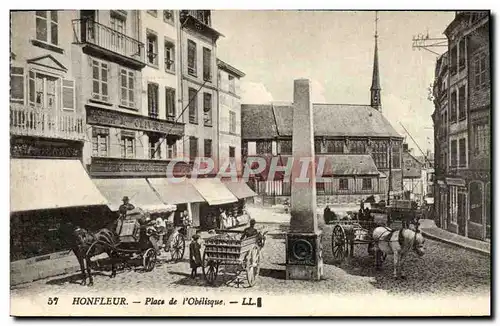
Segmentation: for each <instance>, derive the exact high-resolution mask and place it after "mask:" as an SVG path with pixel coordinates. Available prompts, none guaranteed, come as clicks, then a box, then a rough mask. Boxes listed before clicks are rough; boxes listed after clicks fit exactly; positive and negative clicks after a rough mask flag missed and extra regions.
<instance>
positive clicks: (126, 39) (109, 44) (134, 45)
mask: <svg viewBox="0 0 500 326" xmlns="http://www.w3.org/2000/svg"><path fill="white" fill-rule="evenodd" d="M73 35H74V38H75V42H76V43H78V44H84V47H83V50H84V52H86V53H89V54H98V55H101V56H104V57H106V58H107V59H108V60H112V61H113V60H118V62H119V63H121V64H123V65H128V66H130V67H131V68H134V69H141V68H143V67H145V66H146V63H145V60H144V43H142V42H139V41H138V40H136V39H134V38H132V37H130V36H127V35H125V34H122V33H120V32H118V31H116V30H114V29H112V28H110V27H108V26H105V25H102V24H99V23H98V22H96V21H93V20H91V19H75V20H73Z"/></svg>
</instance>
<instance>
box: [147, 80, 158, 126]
mask: <svg viewBox="0 0 500 326" xmlns="http://www.w3.org/2000/svg"><path fill="white" fill-rule="evenodd" d="M148 114H149V116H150V117H151V118H155V119H156V118H158V84H154V83H148Z"/></svg>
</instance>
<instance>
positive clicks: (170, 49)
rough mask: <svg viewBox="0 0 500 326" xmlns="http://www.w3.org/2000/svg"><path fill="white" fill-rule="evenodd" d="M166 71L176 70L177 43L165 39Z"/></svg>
mask: <svg viewBox="0 0 500 326" xmlns="http://www.w3.org/2000/svg"><path fill="white" fill-rule="evenodd" d="M165 71H170V72H175V45H174V43H173V42H171V41H167V40H165Z"/></svg>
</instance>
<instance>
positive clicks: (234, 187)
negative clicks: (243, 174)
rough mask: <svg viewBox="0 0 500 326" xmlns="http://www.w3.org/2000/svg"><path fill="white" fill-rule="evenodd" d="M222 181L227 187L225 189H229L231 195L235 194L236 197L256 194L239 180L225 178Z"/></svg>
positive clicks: (240, 197)
mask: <svg viewBox="0 0 500 326" xmlns="http://www.w3.org/2000/svg"><path fill="white" fill-rule="evenodd" d="M223 183H224V185H225V186H226V187H227V189H229V191H231V192H232V193H233V195H235V196H236V198H238V199H243V198H247V197H254V196H257V194H256V193H255V192H254V191H253V190H252V189H250V187H249V186H248V185H247V184H246V183H245V182H243V181H241V180H238V181H232V180H226V181H223Z"/></svg>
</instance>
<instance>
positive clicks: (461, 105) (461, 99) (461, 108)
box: [458, 86, 466, 120]
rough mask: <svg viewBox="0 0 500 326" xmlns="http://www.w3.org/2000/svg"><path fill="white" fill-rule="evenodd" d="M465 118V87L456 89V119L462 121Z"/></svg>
mask: <svg viewBox="0 0 500 326" xmlns="http://www.w3.org/2000/svg"><path fill="white" fill-rule="evenodd" d="M465 118H466V110H465V86H462V87H460V88H459V89H458V119H459V120H463V119H465Z"/></svg>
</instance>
